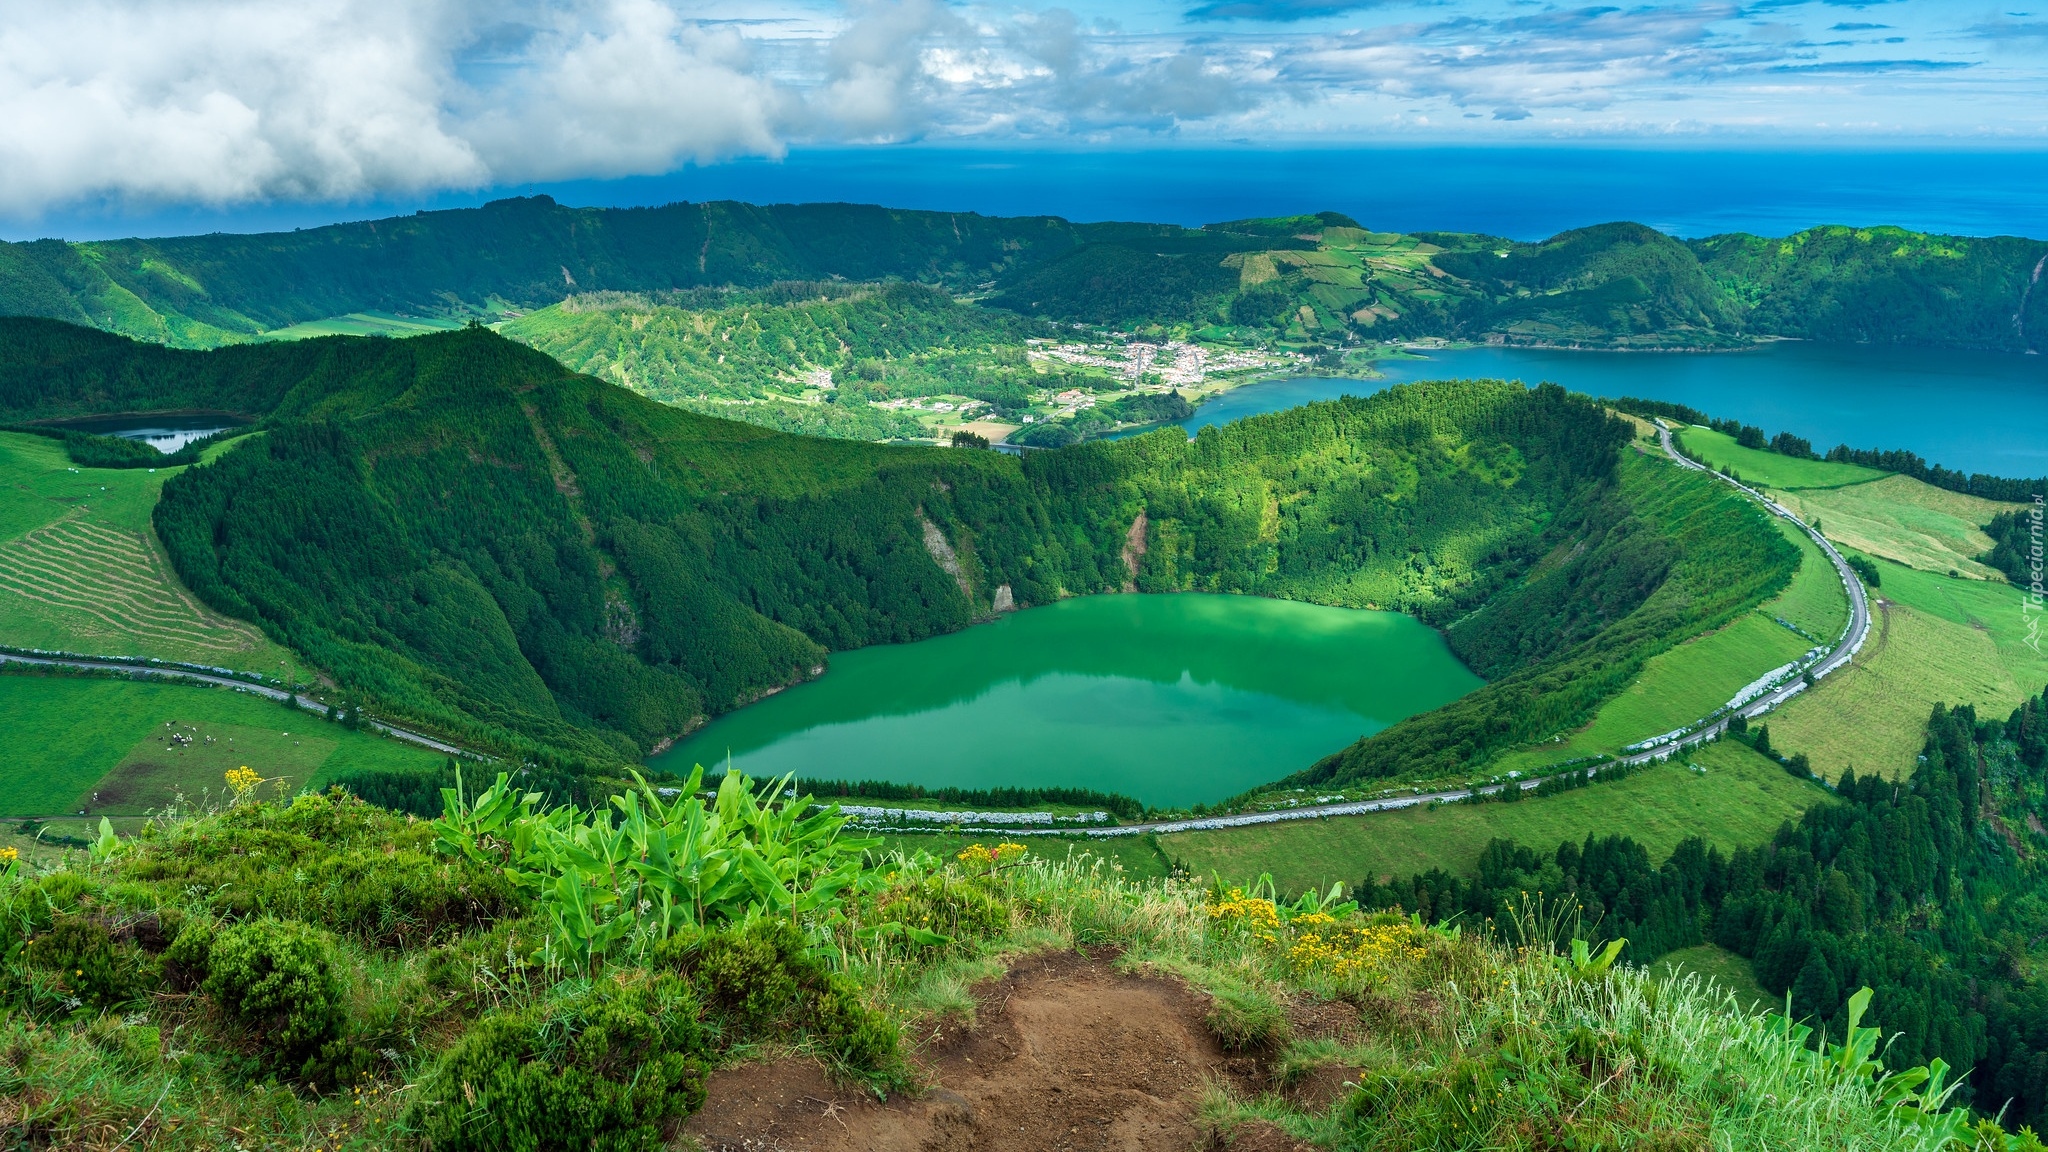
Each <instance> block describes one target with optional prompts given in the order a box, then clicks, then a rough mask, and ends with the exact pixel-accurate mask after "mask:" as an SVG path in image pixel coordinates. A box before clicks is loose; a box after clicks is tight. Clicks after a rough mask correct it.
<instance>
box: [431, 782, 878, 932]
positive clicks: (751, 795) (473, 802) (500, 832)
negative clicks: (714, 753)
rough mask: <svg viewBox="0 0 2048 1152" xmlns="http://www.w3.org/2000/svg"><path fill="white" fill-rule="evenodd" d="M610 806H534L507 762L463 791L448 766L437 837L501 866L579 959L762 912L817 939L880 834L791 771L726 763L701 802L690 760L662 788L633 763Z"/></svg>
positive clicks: (453, 851)
mask: <svg viewBox="0 0 2048 1152" xmlns="http://www.w3.org/2000/svg"><path fill="white" fill-rule="evenodd" d="M634 781H635V785H636V787H634V788H633V789H631V790H628V791H627V792H625V793H623V794H621V795H618V796H614V797H612V799H611V809H610V810H607V809H604V808H592V809H589V810H585V809H582V808H578V807H575V806H563V807H559V808H551V809H543V808H541V807H540V805H541V796H540V794H539V793H536V792H525V791H522V790H520V789H518V788H516V787H515V786H514V785H513V783H512V778H511V776H510V775H509V774H507V773H499V775H498V778H497V780H496V781H494V782H493V783H492V784H491V785H490V787H488V788H485V789H484V790H483V791H482V792H479V793H477V794H476V795H475V796H470V795H468V794H467V793H466V790H465V789H464V788H463V786H462V782H461V778H460V776H459V775H458V777H457V780H456V787H454V788H444V789H442V792H441V798H442V805H443V814H442V815H441V817H440V818H439V819H437V820H435V821H434V823H433V828H434V832H435V846H436V847H437V848H438V849H439V850H440V851H442V852H444V853H447V854H449V855H459V856H463V857H466V858H468V859H470V860H473V861H476V862H478V863H482V864H487V865H490V866H493V867H497V868H501V869H503V870H504V873H505V875H506V876H507V877H508V878H509V879H511V880H512V881H513V882H514V883H515V884H517V885H519V886H520V887H521V888H522V889H523V890H525V891H526V892H527V893H529V894H530V895H531V896H532V897H533V899H534V901H535V904H536V906H537V907H538V908H539V909H540V911H541V913H542V914H543V915H544V916H545V917H546V918H547V921H548V924H549V927H550V930H551V931H550V938H549V942H548V948H549V949H551V950H558V952H559V954H555V955H550V956H549V957H548V959H550V960H556V961H560V962H563V963H566V964H568V965H570V966H573V967H576V968H579V969H583V970H588V969H589V968H590V967H591V966H592V964H594V963H595V962H596V961H597V960H598V959H599V958H601V957H603V956H605V955H607V954H610V953H613V952H614V951H615V950H623V951H624V952H625V953H626V954H628V955H631V956H635V957H638V956H644V955H646V954H647V952H648V951H649V950H650V949H652V948H654V947H655V946H657V945H659V944H661V943H662V942H663V941H666V940H668V939H669V938H670V937H672V936H674V935H676V934H677V933H678V932H681V931H685V930H688V929H695V928H704V927H710V926H714V925H719V924H734V923H736V924H746V923H750V922H752V921H754V920H757V919H761V918H764V917H772V918H777V919H788V920H793V921H795V922H796V923H798V924H800V925H802V926H805V927H806V928H807V929H809V930H810V931H812V932H813V934H814V935H815V936H816V937H817V939H818V940H819V942H821V943H822V942H823V940H824V939H825V938H826V937H827V935H828V934H829V931H830V928H831V926H832V924H833V923H834V920H835V918H836V917H837V916H839V915H840V913H839V910H838V909H837V907H836V906H835V898H836V897H837V896H839V895H840V893H842V892H844V891H845V890H846V889H848V888H849V887H851V886H853V885H854V884H855V883H856V881H857V880H858V879H859V876H860V871H861V861H862V855H863V853H864V852H866V851H867V850H868V849H869V848H872V847H874V846H876V844H878V843H879V842H878V841H875V840H867V839H853V838H848V837H842V836H841V835H840V832H841V830H842V829H843V828H844V827H845V824H846V817H844V816H841V815H840V814H839V810H838V808H837V807H836V806H832V807H824V808H820V807H819V805H818V804H817V803H816V802H815V801H814V799H813V798H812V797H810V796H801V797H799V796H795V795H794V794H793V792H792V790H791V788H790V779H789V778H788V777H784V778H783V779H781V780H778V781H773V782H770V783H767V784H757V783H756V782H755V781H752V780H750V779H748V778H747V777H746V776H745V775H742V774H739V773H728V774H727V775H726V776H725V777H724V779H723V780H722V781H721V782H720V783H719V786H718V791H717V793H716V794H715V796H714V797H713V798H712V799H711V800H710V801H709V802H708V803H707V802H706V801H705V800H704V798H703V797H702V796H701V795H700V790H701V789H702V787H703V784H704V770H703V768H702V767H699V768H697V769H696V770H695V771H694V772H692V773H691V775H690V778H689V780H688V781H686V782H685V783H684V784H683V786H682V787H681V788H679V789H676V790H674V792H673V794H672V795H665V793H668V792H669V790H668V789H660V790H657V789H655V788H654V787H652V786H650V785H649V784H648V783H647V781H646V780H645V779H643V778H641V777H639V776H638V775H636V776H635V777H634Z"/></svg>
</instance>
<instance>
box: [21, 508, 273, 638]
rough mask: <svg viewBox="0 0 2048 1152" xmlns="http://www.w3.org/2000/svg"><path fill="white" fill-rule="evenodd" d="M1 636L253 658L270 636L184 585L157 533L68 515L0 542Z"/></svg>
mask: <svg viewBox="0 0 2048 1152" xmlns="http://www.w3.org/2000/svg"><path fill="white" fill-rule="evenodd" d="M0 618H4V619H0V643H7V644H13V645H17V646H22V647H38V648H57V649H62V650H66V651H73V652H90V653H95V654H101V655H111V656H157V657H163V658H168V659H177V660H190V661H194V662H197V663H202V664H234V663H239V664H243V665H246V664H247V663H248V659H247V658H248V657H249V656H250V655H252V654H254V653H257V652H259V651H263V650H264V649H265V648H266V647H267V646H268V642H267V641H266V640H265V639H264V637H263V635H262V634H261V633H259V632H258V631H257V630H256V629H255V628H254V627H253V626H251V625H249V624H245V623H243V622H241V621H238V620H231V619H229V618H227V617H225V616H222V615H221V614H220V613H218V612H214V611H212V610H211V609H209V608H207V607H206V606H205V605H203V604H201V603H199V601H198V600H197V599H195V598H194V597H193V596H192V594H191V593H190V592H187V591H185V588H184V586H183V585H182V584H180V583H179V582H178V579H177V576H176V574H175V573H173V572H172V571H171V567H170V562H169V560H168V559H167V558H166V557H165V556H164V554H163V550H162V548H161V546H160V545H158V544H157V542H156V539H155V537H154V536H153V535H151V534H149V533H144V532H126V531H122V530H120V529H116V528H110V527H107V526H106V525H103V524H100V523H97V522H95V521H92V520H86V519H66V520H60V521H58V522H57V523H55V524H50V525H46V526H44V527H41V528H38V529H36V530H35V531H33V532H29V533H27V534H26V535H23V536H21V537H18V538H16V539H13V540H9V541H7V542H6V543H4V544H0Z"/></svg>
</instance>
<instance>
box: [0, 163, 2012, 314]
mask: <svg viewBox="0 0 2048 1152" xmlns="http://www.w3.org/2000/svg"><path fill="white" fill-rule="evenodd" d="M2044 257H2048V242H2043V241H2039V240H2027V239H2020V238H2015V237H1995V238H1989V239H1973V238H1967V237H1952V236H1938V235H1930V234H1926V233H1917V232H1908V231H1905V230H1902V229H1897V228H1876V229H1849V228H1840V227H1827V228H1814V229H1809V230H1807V231H1805V232H1801V233H1799V234H1797V235H1794V236H1791V237H1787V238H1785V239H1782V240H1778V239H1766V238H1762V237H1756V236H1747V235H1739V234H1738V235H1729V236H1717V237H1711V238H1708V239H1704V240H1698V241H1690V242H1682V241H1679V240H1676V239H1674V238H1672V237H1669V236H1666V235H1663V234H1662V233H1659V232H1656V231H1655V230H1653V229H1650V228H1646V227H1644V226H1642V225H1638V224H1604V225H1599V226H1597V227H1591V228H1582V229H1577V230H1574V231H1571V232H1566V233H1564V234H1562V235H1559V236H1556V237H1553V238H1551V239H1549V240H1546V241H1542V242H1539V243H1522V242H1516V241H1509V240H1504V239H1501V238H1498V237H1490V236H1481V235H1473V234H1466V233H1448V232H1446V233H1426V234H1421V235H1414V236H1404V235H1398V234H1393V233H1377V232H1371V231H1369V230H1366V229H1364V228H1361V227H1359V226H1358V225H1357V224H1356V222H1354V221H1352V220H1351V219H1350V218H1348V217H1345V216H1342V215H1340V214H1338V213H1322V214H1320V215H1317V216H1301V217H1283V218H1276V219H1269V220H1238V221H1231V222H1228V223H1223V224H1213V225H1209V226H1207V227H1205V228H1200V229H1190V228H1181V227H1177V226H1173V225H1156V224H1131V223H1106V224H1075V223H1071V222H1069V221H1065V220H1061V219H1058V218H1056V217H1008V218H1004V217H989V216H981V215H977V214H974V213H948V212H914V211H903V210H895V209H887V208H880V207H875V206H870V205H853V204H800V205H792V204H777V205H765V206H762V205H751V204H742V203H736V202H731V201H719V202H712V203H704V204H687V203H685V204H671V205H666V206H663V207H660V208H629V209H613V208H570V207H566V206H563V205H560V204H557V203H555V202H554V201H553V200H551V199H549V198H548V197H545V196H536V197H531V198H527V199H519V200H501V201H496V202H493V203H491V204H487V205H485V206H484V207H482V208H474V209H456V210H450V211H443V212H422V213H417V214H415V215H413V216H405V217H395V218H391V219H385V220H368V221H360V222H355V223H348V224H335V225H330V226H327V227H322V228H311V229H305V230H301V231H294V232H280V233H268V234H262V235H246V236H245V235H228V234H214V235H208V236H183V237H167V238H158V239H147V240H145V239H133V240H109V241H93V242H88V243H77V244H67V243H65V242H62V241H57V240H39V241H35V242H32V243H23V244H0V315H21V316H41V317H49V318H53V319H60V320H65V321H69V322H71V323H79V324H91V325H94V326H96V327H100V328H104V329H107V330H109V331H115V332H121V333H124V334H127V335H131V336H136V337H138V338H141V339H146V340H152V341H157V342H160V343H166V344H172V345H176V346H182V347H212V346H216V345H219V344H223V343H234V342H239V341H246V340H250V339H254V338H257V337H258V336H260V335H262V334H265V333H270V332H287V333H288V334H293V335H296V334H303V333H307V332H315V331H320V330H322V329H321V328H320V326H319V325H320V324H321V323H322V322H331V323H329V328H333V329H334V330H368V329H366V328H365V327H364V325H366V324H374V325H377V326H379V327H378V329H377V330H384V329H386V328H390V327H391V326H392V325H400V326H402V325H405V324H408V323H411V322H410V321H408V320H407V319H406V317H409V316H410V317H419V318H423V319H427V320H429V321H445V320H447V319H449V318H454V319H458V320H459V319H467V318H470V317H478V316H482V317H493V318H507V317H514V316H517V315H519V314H522V313H525V312H529V311H532V310H535V309H539V308H545V307H547V306H549V305H552V304H556V303H558V302H560V301H563V300H565V299H567V298H569V297H571V296H574V295H579V294H588V293H601V292H628V293H656V294H659V293H676V292H685V293H687V292H689V291H691V290H695V289H704V288H724V287H738V288H745V289H761V288H766V287H768V286H770V285H773V284H775V283H777V282H781V281H856V282H876V281H885V280H907V281H915V282H920V283H926V284H934V285H940V286H944V287H945V288H947V289H949V290H952V291H956V292H981V293H989V296H988V299H989V302H991V303H993V304H996V305H999V306H1001V307H1004V308H1008V309H1011V310H1014V311H1019V312H1024V313H1028V314H1031V315H1039V316H1045V317H1049V318H1052V319H1056V320H1062V321H1082V322H1087V323H1095V324H1110V325H1118V326H1132V325H1145V324H1164V325H1185V326H1188V327H1191V328H1202V327H1204V326H1220V327H1222V328H1224V329H1236V330H1239V332H1240V334H1241V335H1242V334H1254V333H1256V334H1263V335H1264V336H1266V337H1274V336H1277V337H1280V338H1283V339H1292V340H1295V341H1300V342H1308V343H1316V342H1321V343H1326V344H1327V343H1343V342H1345V341H1347V340H1349V339H1351V338H1354V337H1371V338H1385V337H1413V336H1444V337H1454V338H1460V339H1484V338H1489V337H1490V338H1498V339H1504V340H1510V341H1519V342H1540V343H1562V344H1580V345H1592V346H1615V347H1638V346H1640V347H1674V346H1720V345H1725V344H1730V343H1736V342H1740V341H1743V340H1747V339H1750V338H1754V337H1759V336H1796V337H1800V338H1805V339H1817V340H1835V341H1853V342H1876V343H1912V344H1928V345H1939V346H1956V347H1977V348H1992V349H2003V350H2008V351H2025V350H2027V349H2029V348H2032V349H2036V350H2038V349H2039V348H2040V347H2041V346H2042V343H2043V341H2044V340H2048V336H2044V335H2043V333H2048V294H2043V293H2041V292H2037V291H2033V289H2034V288H2035V287H2036V286H2037V285H2038V281H2039V279H2040V276H2039V270H2040V268H2041V266H2042V265H2041V261H2042V260H2043V258H2044ZM670 303H677V302H676V301H670ZM683 306H686V307H690V305H688V304H684V305H683ZM351 317H354V318H356V319H347V318H351ZM365 317H367V318H368V319H363V318H365ZM336 325H339V326H340V327H338V328H337V327H335V326H336ZM429 326H430V325H429ZM393 330H402V329H393Z"/></svg>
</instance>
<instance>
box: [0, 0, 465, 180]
mask: <svg viewBox="0 0 2048 1152" xmlns="http://www.w3.org/2000/svg"><path fill="white" fill-rule="evenodd" d="M435 31H436V29H434V28H433V26H432V23H431V22H430V21H424V20H421V19H419V18H418V17H416V16H414V15H413V14H411V13H410V12H409V10H408V7H407V6H406V5H404V4H401V3H384V2H380V0H344V2H334V3H310V4H300V5H277V4H260V3H203V4H201V3H184V2H164V3H147V2H145V3H119V2H110V0H83V2H80V3H64V4H47V5H36V6H34V7H30V6H28V5H10V6H9V7H8V8H7V15H6V17H5V23H4V24H0V172H4V173H5V174H6V175H5V177H4V178H0V211H7V212H10V213H14V214H23V213H31V212H34V211H36V210H38V209H41V208H43V207H45V206H47V205H50V204H52V203H58V202H65V201H72V200H76V199H78V198H81V197H88V196H113V197H133V198H139V199H146V200H163V201H198V202H205V203H224V202H233V201H243V200H251V199H258V198H272V197H278V198H329V199H336V198H346V197H351V196H360V195H364V194H367V193H370V192H372V191H377V190H382V189H422V188H436V187H450V186H457V187H459V186H465V185H473V184H477V183H481V182H483V181H485V180H487V179H488V177H489V173H488V170H487V169H486V168H485V166H484V165H483V163H482V162H481V161H480V160H479V159H478V157H477V155H476V153H475V151H474V150H473V149H472V148H471V146H470V145H469V144H468V143H467V142H466V141H464V140H463V139H462V138H461V137H460V136H459V135H458V134H455V133H453V132H451V131H449V130H448V127H447V125H446V124H445V123H444V121H445V116H444V113H443V110H442V107H441V97H442V93H443V89H444V76H445V73H446V68H447V58H446V56H445V54H444V53H443V52H442V51H441V48H442V45H440V44H437V43H436V42H435V35H434V34H435Z"/></svg>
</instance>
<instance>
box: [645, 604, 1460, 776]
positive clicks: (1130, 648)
mask: <svg viewBox="0 0 2048 1152" xmlns="http://www.w3.org/2000/svg"><path fill="white" fill-rule="evenodd" d="M1481 683H1482V681H1481V680H1480V679H1479V677H1477V676H1475V675H1473V674H1472V673H1471V671H1470V670H1468V669H1467V668H1466V667H1465V666H1464V665H1463V664H1461V663H1459V662H1458V659H1457V657H1455V656H1453V655H1451V652H1450V649H1449V648H1447V647H1446V646H1445V645H1444V642H1443V638H1442V637H1441V636H1439V635H1438V634H1437V633H1436V632H1435V631H1433V630H1431V629H1429V628H1427V627H1425V626H1423V625H1422V624H1420V623H1418V622H1417V621H1415V620H1413V619H1411V618H1410V617H1407V616H1403V615H1400V614H1399V613H1395V612H1366V611H1358V610H1353V609H1346V608H1323V607H1317V606H1315V605H1311V604H1297V603H1293V602H1291V601H1286V600H1268V599H1263V598H1259V597H1253V596H1210V595H1197V594H1183V595H1173V596H1142V595H1122V596H1114V595H1111V596H1085V597H1080V598H1077V599H1073V600H1064V601H1061V602H1060V603H1058V604H1052V605H1048V606H1046V607H1043V608H1033V609H1029V610H1027V611H1023V612H1018V613H1015V614H1013V615H1009V616H1005V617H1003V618H1002V619H1000V620H998V621H996V622H994V623H992V624H984V625H978V626H976V627H973V628H969V629H967V630H965V631H963V632H956V633H953V634H951V635H948V636H940V637H936V638H934V639H931V640H924V641H920V642H918V643H915V644H897V645H881V646H877V647H873V648H863V649H860V650H857V651H853V652H841V653H837V654H835V655H834V656H833V657H832V664H831V668H830V670H829V671H827V672H826V673H825V675H823V676H821V677H819V678H818V679H817V680H814V681H812V682H810V683H808V684H801V685H798V686H797V687H794V688H791V689H789V690H788V691H785V692H781V693H778V694H777V695H774V696H771V697H769V698H768V699H766V700H762V701H760V702H759V703H756V704H751V705H748V706H747V707H745V708H741V709H739V710H738V711H735V712H732V713H729V714H727V715H725V716H723V717H720V718H719V719H717V720H715V721H713V722H712V723H710V724H708V725H706V726H705V727H704V728H702V729H700V730H698V731H697V732H696V733H695V734H694V735H692V736H691V737H690V738H688V739H686V740H684V741H682V742H680V743H678V744H677V745H676V746H675V747H674V748H671V749H669V750H668V751H666V752H664V753H662V754H661V755H659V756H656V757H654V758H653V759H652V760H651V761H650V764H651V766H653V767H655V768H660V769H667V770H670V771H674V772H679V773H687V772H688V771H689V769H690V767H691V765H693V764H703V765H705V766H706V767H707V768H709V767H714V766H719V765H722V764H723V763H724V762H725V760H726V756H727V753H728V752H730V753H731V757H732V765H733V767H734V768H735V769H738V770H741V771H744V772H746V773H747V774H748V775H751V776H755V777H757V778H758V777H771V776H780V775H782V774H784V773H789V772H794V773H796V774H797V775H799V776H805V777H812V778H818V779H839V780H890V781H895V782H898V783H904V784H921V785H924V786H926V787H944V786H949V785H950V786H954V787H960V788H996V787H1006V786H1007V787H1050V786H1061V787H1078V788H1094V789H1098V790H1101V791H1105V792H1122V793H1124V794H1126V795H1130V796H1135V797H1137V798H1138V799H1140V800H1143V801H1145V802H1146V803H1148V804H1153V805H1159V806H1170V805H1189V804H1197V803H1208V802H1211V801H1215V800H1220V799H1222V798H1224V797H1226V796H1231V795H1235V794H1237V793H1239V792H1242V791H1244V790H1245V789H1247V788H1250V787H1252V786H1254V785H1257V784H1264V783H1267V782H1269V781H1272V780H1275V779H1278V778H1279V777H1281V776H1284V775H1287V774H1288V773H1290V772H1295V771H1298V770H1300V769H1302V768H1306V767H1308V766H1309V765H1310V764H1312V763H1314V762H1315V761H1316V760H1317V759H1318V758H1320V757H1322V756H1324V755H1327V754H1328V753H1331V752H1335V751H1337V750H1338V749H1340V748H1342V747H1344V746H1345V745H1347V744H1350V743H1351V742H1352V741H1354V740H1356V739H1358V738H1359V737H1360V736H1364V735H1367V734H1369V733H1373V732H1377V731H1379V730H1380V729H1382V728H1384V727H1386V726H1387V725H1389V724H1392V723H1393V722H1395V721H1396V720H1399V719H1401V718H1403V717H1405V716H1412V715H1414V714H1415V713H1417V712H1425V711H1428V710H1429V709H1431V708H1435V707H1437V706H1439V705H1441V704H1444V703H1446V702H1448V701H1451V700H1455V699H1457V698H1458V697H1460V696H1463V695H1464V694H1465V693H1467V692H1470V691H1471V690H1472V689H1474V688H1477V687H1478V686H1479V685H1480V684H1481Z"/></svg>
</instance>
